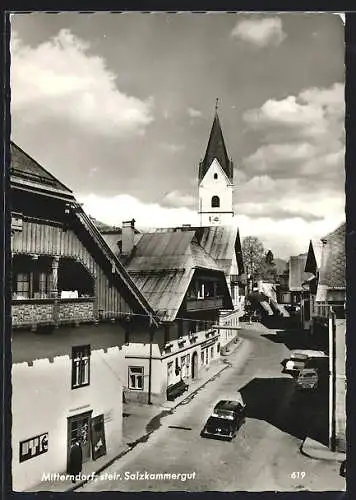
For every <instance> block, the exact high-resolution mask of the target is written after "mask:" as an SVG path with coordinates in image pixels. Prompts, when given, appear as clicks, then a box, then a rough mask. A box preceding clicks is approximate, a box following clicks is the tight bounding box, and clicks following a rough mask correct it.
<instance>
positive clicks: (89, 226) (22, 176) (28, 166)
mask: <svg viewBox="0 0 356 500" xmlns="http://www.w3.org/2000/svg"><path fill="white" fill-rule="evenodd" d="M11 186H12V187H16V188H17V189H25V190H29V191H33V192H38V191H40V192H41V194H43V193H44V194H45V195H49V196H53V195H55V196H59V197H60V198H64V201H66V200H68V202H69V205H70V207H71V210H72V213H73V215H74V216H75V217H76V220H77V223H79V227H80V230H81V231H84V232H85V233H86V234H87V235H88V236H89V238H90V240H91V241H92V242H93V243H94V245H95V247H96V248H97V249H98V250H99V252H101V254H102V256H103V257H104V259H105V260H106V262H107V264H109V265H110V267H111V268H112V269H113V280H114V282H115V281H116V280H118V279H119V280H120V286H122V285H124V287H125V289H126V291H127V292H128V293H129V296H130V297H131V300H133V301H134V303H135V304H136V305H137V306H138V309H139V311H140V312H141V313H143V314H144V315H147V317H149V316H150V315H153V313H154V311H153V310H152V309H151V307H150V306H149V304H148V302H147V301H146V299H145V297H144V296H143V295H142V294H141V292H140V290H139V289H138V288H137V287H136V285H135V283H134V281H133V280H132V278H131V277H130V275H129V274H128V272H127V271H126V270H125V268H124V266H123V265H122V263H121V262H120V261H119V259H118V258H117V256H116V255H115V253H114V252H112V251H111V249H110V247H109V246H108V244H107V243H106V242H105V240H104V239H103V237H102V235H101V233H100V232H99V230H98V229H97V227H96V226H95V224H94V223H93V221H92V219H91V218H90V217H88V215H87V214H86V213H85V212H84V210H83V208H82V206H81V205H80V203H78V202H77V201H76V199H75V197H74V195H73V193H72V191H71V190H70V189H68V188H67V187H66V186H64V184H62V183H61V182H60V181H59V180H58V179H56V178H55V177H54V176H53V175H52V174H51V173H49V172H48V171H47V170H46V169H44V168H43V167H42V166H41V165H40V164H39V163H37V162H36V161H35V160H33V159H32V158H31V157H30V156H28V155H27V154H26V153H25V152H24V151H22V149H20V148H19V147H18V146H17V145H16V144H14V143H11ZM65 195H68V196H65ZM152 322H153V324H156V325H157V324H158V323H157V321H156V320H155V319H154V318H152Z"/></svg>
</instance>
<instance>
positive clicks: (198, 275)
mask: <svg viewBox="0 0 356 500" xmlns="http://www.w3.org/2000/svg"><path fill="white" fill-rule="evenodd" d="M103 236H104V238H105V239H106V241H107V243H108V245H110V247H111V249H112V251H113V252H116V254H117V255H118V257H119V258H120V260H121V262H122V263H123V264H124V265H125V268H126V269H127V271H128V272H129V274H130V276H131V278H132V279H133V281H134V282H135V284H136V286H137V288H138V289H139V290H140V291H141V293H142V294H143V296H144V297H145V298H146V300H147V302H148V303H149V304H150V306H151V308H152V309H153V310H154V311H155V318H156V319H157V321H158V322H159V328H158V330H157V332H156V333H155V336H154V338H151V339H149V338H147V342H146V343H145V342H143V343H141V344H140V345H137V341H136V339H135V337H134V336H130V338H129V341H128V344H127V346H126V347H125V348H124V353H125V359H126V366H127V371H128V374H129V383H128V386H127V389H126V392H125V397H126V398H127V399H131V400H137V401H141V402H161V401H164V400H166V399H167V398H170V394H171V389H172V388H173V390H176V387H175V386H176V384H181V387H182V388H183V384H182V382H184V383H186V384H189V381H190V380H191V379H195V378H197V377H199V374H200V372H201V370H204V368H206V367H207V366H209V364H210V363H211V362H212V361H213V360H214V359H216V358H217V357H219V356H220V349H221V343H220V335H219V329H218V328H216V326H218V323H219V316H220V311H222V310H225V311H227V310H230V311H233V303H232V299H231V294H230V290H229V287H228V283H227V280H226V276H225V273H224V271H223V270H222V269H221V268H220V267H219V265H218V264H217V262H216V261H215V259H213V258H212V257H211V255H210V254H209V253H208V252H207V251H206V250H205V248H204V245H203V244H202V240H201V238H199V237H198V236H197V231H196V229H193V228H189V227H185V228H183V229H182V228H181V229H178V228H171V229H166V230H163V229H157V230H156V231H154V232H149V233H139V234H137V232H136V230H135V227H134V221H128V222H124V223H123V227H122V229H121V230H120V231H116V232H114V231H112V232H109V233H106V234H105V233H104V234H103ZM235 335H236V334H235ZM132 369H134V370H135V372H136V373H140V374H141V378H140V382H139V383H138V384H137V385H134V384H133V383H132V382H131V380H130V376H131V374H132ZM146 373H149V374H150V376H149V377H148V380H147V383H145V381H144V374H146Z"/></svg>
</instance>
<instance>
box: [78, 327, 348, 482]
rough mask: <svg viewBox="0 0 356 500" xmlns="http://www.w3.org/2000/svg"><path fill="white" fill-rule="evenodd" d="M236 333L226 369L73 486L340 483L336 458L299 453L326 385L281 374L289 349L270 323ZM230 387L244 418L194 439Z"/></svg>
mask: <svg viewBox="0 0 356 500" xmlns="http://www.w3.org/2000/svg"><path fill="white" fill-rule="evenodd" d="M241 337H242V338H243V339H244V342H243V344H242V346H241V347H240V348H239V349H238V350H237V351H236V352H235V353H233V354H231V355H230V356H228V357H227V358H226V362H227V363H228V364H229V367H228V368H227V369H226V370H224V371H223V372H222V373H221V374H220V375H219V376H218V377H216V378H215V379H214V380H212V381H210V382H209V383H208V384H206V386H205V387H203V388H202V389H201V390H200V391H198V392H197V393H196V394H195V395H194V396H193V397H192V398H191V399H190V400H188V402H187V403H186V404H182V405H181V406H179V407H177V408H176V410H175V411H174V412H173V413H172V414H168V415H167V414H165V415H164V416H163V417H162V418H161V419H160V420H159V419H155V421H154V422H152V423H151V424H150V425H151V428H152V426H153V427H155V428H156V430H155V431H154V432H153V433H152V434H151V435H150V436H149V439H148V440H147V441H146V442H142V443H140V444H139V445H137V446H136V447H135V448H134V449H133V450H132V451H131V452H130V453H128V454H127V455H125V456H124V457H122V458H121V459H120V460H118V461H116V462H115V463H113V464H112V465H111V466H109V467H108V468H107V469H105V471H103V472H102V473H101V475H100V476H99V477H97V478H96V480H94V481H91V482H89V483H87V484H86V485H84V487H82V488H79V489H78V490H77V491H79V492H81V491H107V490H113V491H145V490H146V491H147V490H149V491H174V490H179V491H214V490H215V491H266V490H272V491H276V490H277V491H291V490H294V491H299V490H314V491H326V490H343V489H345V480H344V479H343V478H341V477H340V476H339V464H337V463H334V462H329V461H324V462H322V461H320V460H316V459H311V458H308V457H306V456H304V455H302V453H301V452H300V445H301V443H302V440H303V438H304V437H305V436H306V435H308V436H312V437H313V438H314V439H320V440H325V436H327V433H325V430H326V431H327V425H328V424H327V423H328V417H327V404H328V402H327V390H326V389H324V390H321V392H320V391H319V393H316V394H300V393H297V391H296V389H295V384H294V381H293V379H292V377H291V376H290V375H286V374H283V373H281V370H282V366H281V361H282V360H283V359H285V358H287V357H288V354H289V350H288V348H287V347H286V346H285V343H283V342H281V341H280V339H279V338H278V336H276V338H274V332H273V331H272V330H271V331H268V330H265V331H264V330H260V331H253V330H242V332H241ZM237 390H240V391H241V393H242V395H243V398H244V400H245V403H246V404H247V418H246V422H245V423H244V424H243V425H242V427H241V428H240V429H239V431H238V433H237V436H236V438H235V439H233V441H232V442H226V441H220V440H214V439H204V438H201V437H200V431H201V429H202V427H203V425H204V423H205V421H206V419H207V418H208V416H209V414H210V413H211V411H212V409H213V407H214V405H215V404H216V402H217V401H218V400H220V399H225V398H226V399H234V395H236V391H237ZM162 412H164V408H162ZM165 413H167V412H165ZM148 427H149V426H148ZM138 473H141V474H138ZM145 473H146V475H145ZM153 473H176V474H177V473H187V474H188V475H191V474H192V473H195V474H193V476H194V477H191V478H190V479H188V477H189V476H188V477H187V478H185V477H184V476H183V477H181V478H167V477H166V478H165V479H160V478H159V477H158V478H150V477H147V474H153ZM110 474H112V475H114V474H115V476H112V477H110ZM133 475H135V477H133ZM182 479H186V480H182Z"/></svg>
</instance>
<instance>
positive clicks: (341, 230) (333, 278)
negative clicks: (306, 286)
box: [319, 223, 346, 289]
mask: <svg viewBox="0 0 356 500" xmlns="http://www.w3.org/2000/svg"><path fill="white" fill-rule="evenodd" d="M345 230H346V224H345V223H343V224H341V226H339V227H338V228H337V229H336V230H335V231H333V232H332V233H330V234H328V235H327V236H325V238H323V240H324V242H325V243H324V246H323V249H322V264H321V267H320V275H319V283H320V285H324V286H327V287H328V288H341V289H343V288H345V287H346V252H345Z"/></svg>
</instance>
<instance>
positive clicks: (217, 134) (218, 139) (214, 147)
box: [199, 113, 234, 182]
mask: <svg viewBox="0 0 356 500" xmlns="http://www.w3.org/2000/svg"><path fill="white" fill-rule="evenodd" d="M214 158H216V159H217V160H218V162H219V163H220V166H221V168H222V169H223V171H224V172H225V174H226V175H227V177H228V179H229V180H230V181H231V182H233V177H234V167H233V163H232V161H231V160H230V159H229V157H228V154H227V150H226V146H225V141H224V136H223V133H222V129H221V125H220V120H219V115H218V114H217V113H215V117H214V121H213V126H212V128H211V131H210V137H209V141H208V146H207V148H206V153H205V157H204V159H203V161H201V162H200V165H199V182H200V181H201V180H202V179H203V177H204V176H205V174H206V172H207V171H208V170H209V168H210V165H211V164H212V162H213V161H214Z"/></svg>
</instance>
